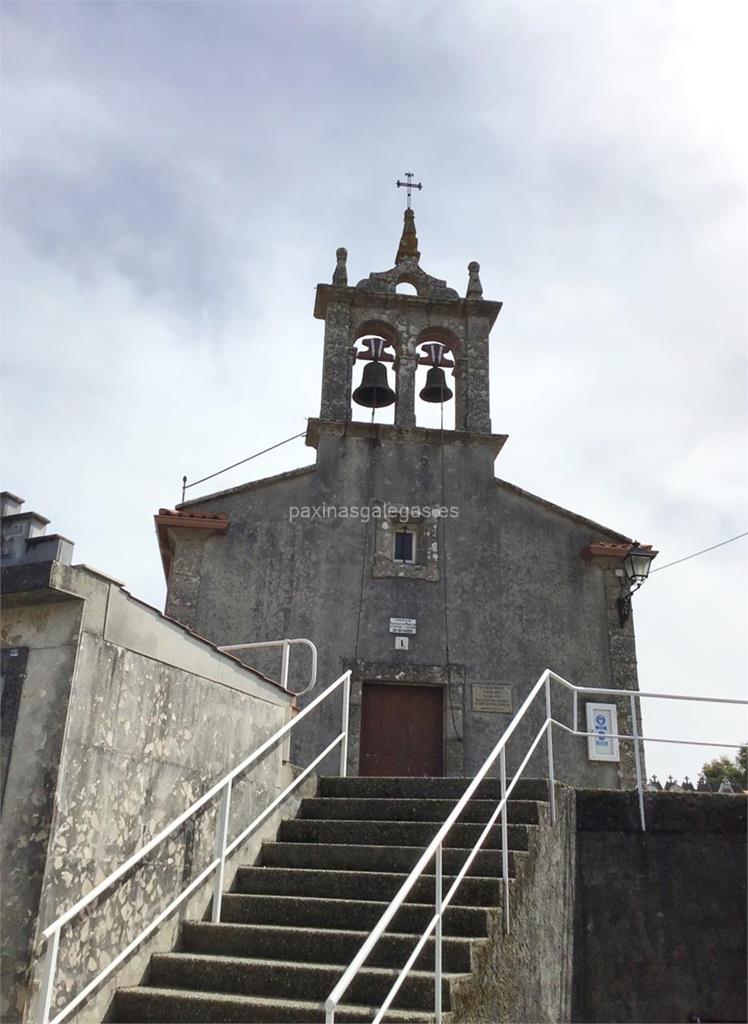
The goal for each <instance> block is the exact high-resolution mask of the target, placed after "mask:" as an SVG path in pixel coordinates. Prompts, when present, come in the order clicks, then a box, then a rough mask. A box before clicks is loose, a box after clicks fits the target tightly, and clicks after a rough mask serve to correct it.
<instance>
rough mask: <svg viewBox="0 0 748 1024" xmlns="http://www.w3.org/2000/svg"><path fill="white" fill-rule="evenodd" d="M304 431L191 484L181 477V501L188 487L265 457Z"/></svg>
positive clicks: (302, 434) (195, 485) (304, 432)
mask: <svg viewBox="0 0 748 1024" xmlns="http://www.w3.org/2000/svg"><path fill="white" fill-rule="evenodd" d="M305 434H306V430H302V431H301V433H300V434H294V435H293V437H287V438H286V440H285V441H279V442H278V443H277V444H271V445H270V447H269V448H263V449H262V451H261V452H255V453H254V455H248V456H247V458H246V459H239V461H238V462H233V463H232V464H231V465H230V466H226V468H225V469H219V470H218V471H217V472H215V473H210V474H209V475H208V476H204V477H202V478H201V479H200V480H193V482H192V483H191V484H188V483H187V477H186V476H184V477H182V501H184V494H185V491H188V490H189V489H190V487H197V485H198V484H204V483H205V481H206V480H212V479H213V477H214V476H220V475H221V473H228V471H229V470H230V469H236V467H237V466H243V465H244V463H245V462H251V461H252V459H256V458H257V457H258V456H259V455H265V454H266V453H267V452H272V451H273V450H274V449H275V448H280V446H281V445H283V444H288V442H289V441H295V440H296V438H297V437H304V435H305Z"/></svg>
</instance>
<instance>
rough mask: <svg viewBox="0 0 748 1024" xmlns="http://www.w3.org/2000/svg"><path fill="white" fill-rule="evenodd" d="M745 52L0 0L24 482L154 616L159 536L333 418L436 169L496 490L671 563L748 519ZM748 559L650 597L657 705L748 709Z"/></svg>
mask: <svg viewBox="0 0 748 1024" xmlns="http://www.w3.org/2000/svg"><path fill="white" fill-rule="evenodd" d="M745 29H746V25H745V15H744V14H741V12H740V9H739V5H732V4H729V3H712V4H707V3H702V4H698V5H696V6H690V5H689V4H687V3H683V2H678V3H675V4H668V3H657V4H655V3H643V4H637V3H625V4H624V3H621V4H605V3H585V4H581V3H580V4H574V3H552V4H544V3H522V4H514V3H485V4H478V3H446V2H445V3H427V4H424V3H411V2H408V3H382V2H377V3H374V4H368V3H360V2H349V3H333V2H330V3H318V2H314V0H311V2H306V3H283V2H274V3H268V4H266V3H220V2H209V3H201V2H193V3H166V2H164V3H149V2H138V3H101V2H100V3H85V4H80V5H79V4H75V3H14V2H8V0H5V2H4V3H3V5H2V30H3V32H2V35H3V50H4V53H3V67H4V81H3V112H2V114H3V142H2V158H3V167H4V169H3V185H4V193H5V201H4V218H5V221H4V227H3V232H2V249H3V278H4V281H3V288H4V295H3V327H2V330H3V340H4V344H3V350H4V354H3V359H4V393H3V415H4V424H3V479H2V487H3V488H5V489H8V490H11V491H14V492H15V493H17V494H20V495H21V496H22V497H24V498H25V499H26V501H27V503H28V504H27V508H33V509H34V510H36V511H38V512H40V513H42V514H44V515H46V516H48V517H49V518H50V519H51V520H52V525H51V527H50V529H52V530H55V531H58V532H60V533H63V534H64V535H66V536H68V537H70V538H71V539H73V540H74V541H75V542H76V551H75V555H76V557H75V560H76V561H80V562H85V563H87V564H90V565H93V566H95V567H97V568H100V569H102V570H104V571H105V572H107V573H109V574H111V575H112V576H115V577H116V578H118V579H120V580H123V581H124V582H125V583H126V584H127V586H128V589H130V590H131V591H132V592H133V593H134V594H135V595H137V596H138V597H140V598H143V599H145V600H146V601H149V602H151V603H153V604H155V605H156V606H158V607H163V600H164V584H163V579H162V573H161V565H160V560H159V556H158V550H157V545H156V539H155V535H154V530H153V520H152V516H153V513H154V512H155V511H156V510H157V509H158V508H159V506H162V505H173V504H174V503H175V502H177V501H178V500H179V497H180V481H181V477H182V475H183V474H184V473H186V474H187V475H188V476H189V477H190V478H192V479H196V478H198V477H200V476H202V475H204V474H206V473H209V472H211V471H213V470H215V469H218V468H220V467H221V466H223V465H226V464H228V463H231V462H234V461H236V460H237V459H240V458H242V457H244V456H246V455H249V454H251V453H252V452H254V451H257V450H259V449H261V448H264V447H266V446H268V445H270V444H273V443H274V442H276V441H278V440H281V439H282V438H284V437H287V436H289V435H291V434H293V433H296V432H297V431H300V430H303V429H304V426H305V417H307V416H314V415H316V414H317V413H318V411H319V383H320V370H321V352H322V330H323V325H322V324H321V322H319V321H316V320H314V319H313V318H312V307H313V300H314V286H315V284H316V283H317V282H319V281H329V280H330V277H331V274H332V270H333V268H334V263H335V249H336V247H337V246H339V245H345V246H346V247H347V248H348V250H349V254H350V255H349V260H348V267H349V276H350V278H351V279H352V281H353V282H354V283H355V281H357V280H359V279H360V278H362V277H364V276H366V275H367V274H368V273H369V272H370V271H373V270H374V271H379V270H385V269H387V268H389V267H390V266H391V265H392V263H393V259H394V253H395V249H396V246H397V241H398V237H399V232H400V227H401V222H402V208H403V194H402V192H398V191H397V190H396V189H395V187H394V180H395V178H396V177H398V176H402V175H403V173H404V172H405V171H410V170H412V171H414V172H415V173H416V175H417V178H418V179H420V180H422V181H423V182H424V190H423V192H421V193H420V194H417V196H416V200H415V203H414V206H415V209H416V221H417V226H418V233H419V241H420V249H421V253H422V257H421V264H422V266H423V267H424V269H426V270H427V271H428V272H429V273H432V274H434V275H436V276H439V277H444V278H446V279H447V281H448V283H449V284H451V285H452V286H453V287H456V288H458V289H459V290H460V292H461V293H462V294H464V289H465V286H466V283H467V271H466V265H467V263H468V262H469V261H470V260H473V259H477V260H479V261H480V263H481V277H482V281H483V287H484V293H485V297H486V298H492V299H500V300H502V301H503V302H504V309H503V311H502V313H501V316H500V318H499V320H498V322H497V325H496V327H495V329H494V333H493V338H492V349H491V386H492V418H493V427H494V429H495V430H496V431H497V432H502V433H504V432H506V433H508V434H509V441H508V443H507V445H506V447H505V449H504V451H503V452H502V454H501V456H500V457H499V459H498V460H497V464H496V473H497V475H498V476H500V477H502V478H504V479H507V480H509V481H511V482H513V483H515V484H518V485H519V486H521V487H524V488H526V489H528V490H530V491H533V492H535V493H537V494H540V495H542V496H543V497H545V498H547V499H549V500H551V501H554V502H557V503H559V504H561V505H563V506H566V507H567V508H571V509H573V510H575V511H577V512H580V513H581V514H584V515H587V516H589V517H591V518H593V519H596V520H598V521H600V522H602V523H605V524H607V525H609V526H610V527H612V528H614V529H617V530H620V531H621V532H623V533H626V534H627V535H630V536H635V537H637V538H639V539H640V540H641V541H642V542H647V543H652V544H654V545H655V547H657V548H659V549H660V551H661V555H660V558H659V560H658V561H659V564H665V563H666V562H669V561H671V560H673V559H676V558H679V557H680V556H683V555H687V554H690V553H691V552H692V551H696V550H698V549H699V548H703V547H707V546H708V545H710V544H714V543H717V542H719V541H721V540H724V539H726V538H727V537H732V536H734V535H735V534H738V533H741V532H743V531H744V530H746V529H748V525H746V523H747V522H748V499H747V498H746V466H747V465H748V458H747V456H748V452H747V451H746V384H747V379H748V375H747V373H746V345H745V331H746V292H745V285H746V268H747V265H748V260H747V255H746V184H745V182H746V133H745V127H744V108H743V101H741V100H740V97H741V96H743V97H744V96H745V94H746V88H747V87H748V83H746V81H745V57H744V55H745V47H746V31H745ZM313 455H314V453H313V452H312V451H311V450H310V449H306V448H305V447H304V445H303V441H297V442H294V443H293V444H291V445H288V446H286V447H285V448H283V449H281V450H280V451H279V452H277V453H272V454H271V455H268V456H265V457H263V458H262V459H259V460H257V461H256V462H253V463H251V464H250V465H249V466H247V467H244V468H243V469H240V470H237V471H235V472H232V473H229V474H227V475H226V476H225V477H222V478H220V480H219V481H218V482H217V483H216V482H213V483H211V485H208V487H207V489H209V490H213V489H218V488H219V487H220V488H223V487H228V486H232V485H234V484H238V483H242V482H244V481H245V480H248V479H255V478H258V477H261V476H267V475H270V474H272V473H276V472H280V471H283V470H285V469H290V468H293V467H295V466H299V465H306V464H308V463H310V462H312V461H313ZM196 493H199V491H197V490H196V491H193V492H192V494H193V495H196ZM747 552H748V542H746V540H743V541H738V542H736V543H735V544H732V545H729V546H727V547H725V548H722V549H721V550H719V551H716V552H713V553H711V554H708V555H704V556H703V557H701V558H698V559H694V560H692V561H690V562H686V563H685V564H683V565H680V566H676V567H673V568H671V569H667V570H665V571H663V572H662V573H660V574H656V575H654V576H653V577H652V578H651V580H650V581H649V582H648V583H647V584H646V585H645V587H644V588H643V589H642V590H641V592H640V593H638V594H637V595H636V597H635V599H634V603H635V610H636V624H637V640H638V656H639V680H640V685H641V687H642V689H647V688H648V689H655V690H667V691H674V692H692V693H707V694H714V695H732V696H745V690H746V685H745V680H746V667H747V662H748V657H747V654H746V629H745V624H746V620H747V616H748V602H747V591H746V579H747V575H746V570H747V569H748V564H747V558H746V554H747ZM247 639H261V638H259V637H258V638H255V637H247ZM263 639H264V638H263ZM550 667H551V668H552V667H553V666H550ZM694 708H697V710H692V709H694ZM645 725H646V726H647V727H648V728H649V729H650V731H652V732H653V733H655V734H658V735H668V734H671V735H680V736H688V735H690V736H701V737H706V738H711V737H712V736H713V737H714V738H715V739H719V740H726V741H730V742H739V741H740V740H742V739H744V738H745V737H746V735H748V724H746V718H745V716H744V715H742V713H736V712H735V710H732V711H728V712H719V713H717V712H712V711H710V710H708V709H707V710H706V711H705V710H704V708H703V706H701V707H698V706H696V705H690V706H689V709H688V710H686V711H685V712H682V711H677V710H676V709H675V707H674V706H673V705H672V704H670V703H668V704H667V705H666V707H665V708H662V707H661V708H660V709H659V710H658V712H657V713H652V714H651V715H650V716H648V717H647V718H646V720H645ZM709 755H710V756H711V752H709ZM648 756H649V766H650V768H651V769H654V770H655V771H657V772H658V774H659V775H660V776H667V774H668V772H669V771H672V772H673V774H674V775H676V776H682V775H683V774H684V773H685V772H689V773H690V774H691V775H692V776H693V775H694V774H695V773H696V772H697V770H698V767H699V766H700V764H701V763H702V761H703V760H704V759H705V757H706V756H707V752H705V751H703V750H699V749H697V748H686V747H663V746H658V747H656V748H655V747H654V746H653V747H651V748H650V750H649V752H648Z"/></svg>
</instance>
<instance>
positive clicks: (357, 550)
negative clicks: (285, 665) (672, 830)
mask: <svg viewBox="0 0 748 1024" xmlns="http://www.w3.org/2000/svg"><path fill="white" fill-rule="evenodd" d="M499 440H500V439H499ZM309 441H310V443H312V444H315V445H316V446H317V448H318V460H317V464H316V466H313V467H305V468H304V469H302V470H299V471H296V472H293V473H287V474H284V475H283V476H281V477H278V478H275V479H269V480H265V481H258V482H257V483H254V484H249V485H247V486H246V487H239V488H234V489H232V490H229V491H226V492H223V493H221V494H218V495H215V496H212V497H207V498H204V499H201V500H199V501H197V502H194V503H192V502H191V503H189V504H188V506H186V508H188V509H189V510H192V509H194V510H197V511H201V512H206V513H224V514H225V515H226V516H227V517H228V521H229V527H228V530H227V531H226V532H225V533H224V534H221V535H211V534H208V533H204V534H203V537H202V539H201V540H200V541H199V545H200V548H199V550H197V549H196V547H195V542H194V538H192V537H191V536H187V537H186V538H185V539H184V541H183V540H182V537H181V534H182V533H183V532H184V533H185V534H188V535H189V531H180V530H174V531H173V544H174V547H175V555H174V565H175V566H178V565H181V564H182V562H181V556H180V551H182V549H183V546H184V552H185V556H184V557H185V560H187V559H188V560H189V562H190V571H189V574H188V575H189V578H190V582H189V586H188V589H187V590H185V594H184V595H182V591H181V589H180V588H182V586H183V580H184V578H185V577H184V576H183V575H180V574H179V573H178V572H177V571H176V569H175V570H174V572H173V573H172V578H171V580H170V585H169V599H168V605H167V607H168V608H169V610H170V612H171V613H173V614H178V613H179V608H180V601H182V599H183V597H184V601H189V602H192V604H191V607H190V619H189V621H190V623H194V627H195V628H196V629H197V630H198V631H199V632H200V633H201V634H202V635H203V636H208V637H210V638H211V639H212V640H214V641H215V642H216V643H220V644H235V643H242V642H248V641H251V640H255V639H258V638H269V637H273V638H281V637H283V636H302V637H308V638H309V639H311V640H313V641H314V642H315V643H316V644H317V646H318V648H319V652H320V674H321V677H322V678H324V679H334V678H335V677H336V676H337V675H339V674H340V673H341V672H342V671H344V670H345V669H347V668H349V667H351V668H353V670H354V677H353V682H354V690H353V695H354V708H357V707H358V706H357V705H356V703H355V702H356V700H357V695H358V693H359V691H360V685H361V684H362V683H364V682H366V681H367V679H377V680H382V681H386V680H387V678H389V681H391V682H396V683H399V682H402V683H408V682H412V683H414V684H416V685H417V684H418V683H422V684H423V683H426V684H432V683H433V684H434V685H442V686H443V688H444V691H445V694H444V745H445V757H444V763H445V764H446V765H447V766H448V772H449V774H456V775H460V774H463V773H464V774H468V775H470V774H472V773H474V772H475V771H476V770H477V769H478V767H479V766H480V765H481V764H482V762H483V760H484V759H485V757H486V756H487V754H488V753H489V751H490V750H491V749H492V748H493V746H494V745H495V743H496V742H497V740H498V738H499V736H501V734H502V732H503V730H504V729H505V728H506V727H507V725H508V724H509V722H510V721H511V720H512V717H513V715H514V714H515V713H516V711H517V709H518V708H519V706H520V705H521V703H522V701H523V700H524V698H525V696H526V695H527V693H528V691H529V689H530V687H531V686H532V685H533V683H535V681H536V680H537V679H538V677H539V676H540V674H541V673H542V672H543V670H544V669H546V668H551V669H553V670H554V671H556V672H558V673H559V674H560V675H562V676H564V677H565V678H567V679H569V680H570V681H571V682H573V683H576V684H578V685H585V686H599V687H624V686H633V687H635V686H636V661H635V655H634V637H633V628H632V624H631V622H629V623H627V628H626V630H625V641H624V640H621V641H620V642H619V639H618V637H617V635H616V631H618V632H621V633H623V632H624V631H622V630H620V627H619V626H618V623H617V620H614V619H613V618H612V616H614V615H615V601H614V599H613V598H612V597H611V596H610V593H609V590H610V586H607V587H606V574H605V572H604V571H602V570H601V569H600V568H599V567H598V566H597V565H592V564H590V563H589V562H586V561H585V560H584V559H583V558H582V548H583V547H584V546H585V545H586V544H588V543H590V541H591V540H593V539H594V538H595V537H598V536H600V535H601V528H599V527H596V526H595V524H593V523H590V522H588V521H587V520H584V519H582V518H580V517H578V516H573V515H571V514H570V513H567V512H564V510H562V509H558V508H555V507H554V506H552V505H549V504H548V503H547V502H543V501H541V500H540V499H537V498H534V497H533V496H532V495H528V494H525V493H524V492H522V491H521V490H519V489H518V488H516V487H512V486H511V485H508V484H505V483H503V482H501V481H497V480H496V479H495V478H494V475H493V460H494V457H495V454H496V445H497V444H498V443H499V441H498V440H497V438H495V437H492V436H491V435H468V434H461V433H459V432H447V434H446V435H445V445H444V450H443V452H442V446H441V443H440V435H439V432H438V431H434V430H419V429H417V428H416V429H412V430H404V429H402V430H401V429H398V428H397V427H379V428H377V427H375V428H373V429H372V428H370V427H369V426H368V425H365V424H358V423H351V424H348V425H347V426H346V425H344V424H336V423H323V424H318V423H312V426H311V427H310V435H309ZM442 456H443V460H442ZM442 463H443V466H444V483H445V486H444V492H443V491H442ZM443 494H444V498H445V499H446V500H444V501H443ZM376 502H380V503H382V502H384V503H394V504H396V505H407V506H409V507H410V506H414V505H418V506H437V507H438V506H441V505H442V504H444V505H445V506H447V507H451V506H456V507H457V508H458V509H459V515H458V516H457V517H455V518H448V519H445V520H443V521H441V522H440V523H439V526H438V530H437V531H432V532H435V536H431V534H430V535H429V537H430V544H429V559H430V563H429V573H428V574H423V576H422V578H403V577H401V576H399V575H397V574H394V573H393V574H392V575H385V574H383V573H382V571H381V562H382V544H381V543H380V542H381V534H382V532H383V527H382V523H381V522H379V521H377V520H376V519H375V518H371V519H369V521H368V522H364V521H363V520H362V518H361V517H360V515H357V516H356V517H350V518H341V517H338V516H335V517H333V516H332V515H324V516H323V515H321V514H320V515H317V516H315V517H311V515H308V516H307V517H306V518H304V517H302V516H301V514H300V512H299V514H298V515H296V517H295V518H293V519H292V518H291V517H290V511H289V510H290V509H296V510H299V509H301V508H304V507H306V508H307V509H322V508H328V509H329V508H334V509H337V508H339V507H356V509H357V510H358V509H359V508H361V507H366V508H370V507H372V506H373V505H374V504H375V503H376ZM610 536H611V537H613V536H614V535H612V534H611V535H610ZM445 574H446V581H445ZM362 577H363V578H362ZM195 579H199V588H196V587H195V585H194V580H195ZM610 585H612V584H610ZM445 601H446V605H447V610H448V616H447V619H448V622H447V627H448V632H449V647H450V669H449V671H447V668H446V630H445V610H444V609H445ZM390 617H404V618H413V619H416V621H417V631H416V634H415V636H413V637H411V638H410V645H409V649H408V650H407V651H400V650H397V651H396V650H395V649H394V638H393V636H392V634H391V633H390V632H389V618H390ZM274 657H275V668H274V669H273V662H272V661H271V660H267V661H264V660H260V659H259V658H257V656H256V655H254V654H253V664H257V665H258V667H260V668H261V669H263V671H273V670H274V671H276V672H277V656H274ZM297 664H298V665H299V668H300V673H301V674H300V675H299V676H298V678H297V679H296V680H295V682H296V683H297V684H301V683H302V680H303V672H305V671H306V666H303V667H302V666H301V662H300V661H299V662H297ZM367 666H374V667H375V670H376V671H375V674H374V675H373V676H371V675H369V676H367V675H366V670H367ZM445 680H448V683H447V682H445ZM480 684H483V685H485V684H489V685H494V684H498V685H500V686H504V687H509V688H510V691H511V694H512V702H513V709H512V711H511V713H495V712H485V711H478V710H474V709H473V701H472V688H473V686H474V685H480ZM302 703H303V701H302ZM624 710H625V708H623V707H622V708H621V711H622V712H623V711H624ZM554 712H555V713H556V715H557V717H559V718H560V719H561V720H562V721H564V722H567V723H570V721H571V697H570V695H569V694H568V693H567V692H565V691H563V690H561V689H559V688H554ZM580 713H581V714H580V722H584V717H583V716H584V701H580ZM544 714H545V709H544V704H543V702H542V700H541V701H538V703H537V706H536V709H535V711H534V712H533V714H531V715H530V716H529V717H528V719H527V723H526V725H525V726H523V727H522V728H521V729H520V730H519V731H518V735H517V739H516V741H513V742H512V743H511V744H510V748H509V751H508V753H509V763H510V767H511V765H512V764H517V763H518V762H519V761H520V760H521V758H522V757H523V756H524V753H525V751H526V749H527V744H528V742H529V740H530V738H531V737H533V736H534V735H535V732H536V731H537V728H538V727H539V725H540V723H541V722H542V720H543V716H544ZM316 722H317V723H318V726H317V727H316V728H314V729H309V730H305V731H303V733H302V737H301V740H300V746H299V747H297V749H298V750H299V751H300V753H299V757H300V758H302V751H303V757H309V756H311V754H312V753H316V752H317V751H318V750H320V749H321V747H322V745H323V744H324V742H325V741H327V742H329V740H330V739H332V737H333V736H334V735H335V732H334V730H336V729H337V727H338V722H339V718H338V709H337V708H332V707H331V708H330V714H329V717H327V718H326V717H324V716H320V718H318V719H316ZM621 724H622V725H625V722H624V721H623V720H622V723H621ZM352 732H353V735H352V738H351V744H350V746H349V752H350V763H349V768H350V771H351V773H353V774H355V773H357V771H358V735H357V733H356V728H355V724H354V727H353V729H352ZM623 753H624V756H625V755H626V753H627V751H626V749H625V747H624V751H623ZM556 754H557V770H558V773H559V774H558V777H559V779H560V780H561V781H564V782H567V783H569V784H572V785H584V786H595V787H601V788H605V787H617V786H620V785H621V784H630V782H631V776H630V772H628V771H625V770H624V771H621V770H619V766H618V765H617V764H609V763H600V762H590V761H589V760H588V759H587V748H586V742H585V741H584V740H581V739H575V738H572V737H568V736H567V735H561V734H558V736H557V739H556ZM623 767H624V769H625V764H624V766H623ZM325 770H327V771H335V767H334V764H333V762H332V761H330V764H329V765H326V766H325ZM546 771H547V767H546V764H545V755H544V753H543V752H542V751H541V752H540V753H539V754H538V756H537V757H536V759H535V763H534V764H533V765H532V766H531V772H532V774H534V775H536V776H542V775H544V774H545V773H546Z"/></svg>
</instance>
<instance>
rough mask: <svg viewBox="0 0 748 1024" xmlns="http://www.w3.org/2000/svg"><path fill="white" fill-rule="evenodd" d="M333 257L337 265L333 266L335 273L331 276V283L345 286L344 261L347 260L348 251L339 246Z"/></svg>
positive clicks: (346, 281)
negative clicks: (335, 258)
mask: <svg viewBox="0 0 748 1024" xmlns="http://www.w3.org/2000/svg"><path fill="white" fill-rule="evenodd" d="M335 255H336V257H337V263H336V264H335V271H334V273H333V275H332V283H333V284H341V285H347V284H348V270H347V268H346V265H345V261H346V260H347V259H348V250H347V249H344V248H343V247H342V246H341V247H340V249H337V250H336V251H335Z"/></svg>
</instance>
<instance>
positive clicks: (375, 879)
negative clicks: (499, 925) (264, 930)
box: [232, 867, 500, 907]
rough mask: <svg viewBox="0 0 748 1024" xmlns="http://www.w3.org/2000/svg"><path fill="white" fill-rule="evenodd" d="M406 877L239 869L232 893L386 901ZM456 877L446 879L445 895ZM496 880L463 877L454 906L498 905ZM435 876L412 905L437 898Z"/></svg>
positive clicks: (421, 881) (419, 886) (418, 886)
mask: <svg viewBox="0 0 748 1024" xmlns="http://www.w3.org/2000/svg"><path fill="white" fill-rule="evenodd" d="M407 877H408V876H407V875H405V874H395V873H391V872H386V873H385V872H380V871H319V870H317V869H316V868H269V867H240V868H239V870H238V871H237V873H236V878H235V881H234V884H233V886H232V892H242V893H251V894H254V895H260V894H262V895H278V896H303V897H306V896H322V897H331V898H333V899H342V900H386V901H387V902H389V901H390V900H391V899H393V898H394V896H395V895H396V894H397V892H398V890H399V889H400V886H401V885H402V884H403V882H405V880H406V879H407ZM453 881H454V878H450V877H447V878H445V879H444V885H443V891H444V892H446V891H447V890H448V888H449V886H450V885H451V883H452V882H453ZM499 886H500V880H499V879H497V878H464V879H463V880H462V884H461V885H460V887H459V889H458V890H457V892H456V893H455V895H454V903H455V904H459V905H462V906H470V907H490V906H495V905H496V903H497V901H498V899H499ZM435 891H436V876H435V875H421V877H420V878H418V879H417V880H416V882H415V884H414V886H413V888H412V889H411V891H410V892H409V893H408V897H407V899H408V902H409V903H429V902H430V901H433V899H434V893H435Z"/></svg>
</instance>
